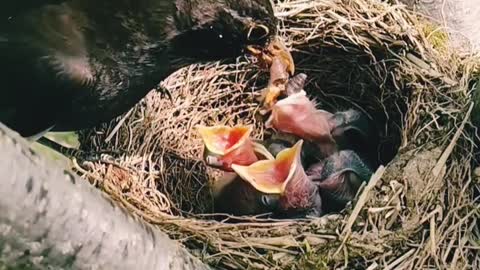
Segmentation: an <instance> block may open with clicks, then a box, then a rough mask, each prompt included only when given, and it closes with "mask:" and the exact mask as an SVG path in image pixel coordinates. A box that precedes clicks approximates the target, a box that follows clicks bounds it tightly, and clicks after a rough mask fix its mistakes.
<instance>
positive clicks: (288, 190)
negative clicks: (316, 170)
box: [232, 140, 322, 217]
mask: <svg viewBox="0 0 480 270" xmlns="http://www.w3.org/2000/svg"><path fill="white" fill-rule="evenodd" d="M302 144H303V141H302V140H300V141H298V142H297V143H296V144H295V145H294V146H293V147H292V148H287V149H284V150H282V151H280V153H279V154H278V155H277V156H276V158H275V160H261V161H257V162H255V163H253V164H252V165H250V166H240V165H236V164H233V165H232V168H233V170H234V171H235V172H236V173H237V174H238V175H239V176H240V177H241V178H242V179H243V180H245V181H247V182H248V183H250V184H251V185H252V186H253V187H254V188H255V189H256V190H258V191H260V192H262V193H265V194H272V195H277V196H279V198H278V205H277V206H276V207H275V214H277V215H279V216H282V217H297V216H299V215H305V214H308V215H315V216H319V215H321V214H322V211H321V205H322V199H321V197H320V194H319V192H318V188H317V187H316V185H315V184H314V183H313V182H312V181H311V180H310V179H309V178H308V177H307V175H306V174H305V171H304V169H303V166H302V163H301V148H302Z"/></svg>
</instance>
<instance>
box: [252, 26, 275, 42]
mask: <svg viewBox="0 0 480 270" xmlns="http://www.w3.org/2000/svg"><path fill="white" fill-rule="evenodd" d="M269 33H270V30H269V29H268V27H266V26H265V25H263V24H255V25H253V26H252V27H250V29H249V30H248V34H247V39H248V40H249V41H259V40H261V39H264V38H266V37H267V36H268V34H269Z"/></svg>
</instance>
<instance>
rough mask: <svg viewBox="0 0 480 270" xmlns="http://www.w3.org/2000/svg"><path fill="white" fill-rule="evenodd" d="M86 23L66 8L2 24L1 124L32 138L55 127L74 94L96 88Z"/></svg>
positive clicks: (34, 12)
mask: <svg viewBox="0 0 480 270" xmlns="http://www.w3.org/2000/svg"><path fill="white" fill-rule="evenodd" d="M84 29H86V21H85V20H84V19H83V18H82V17H81V16H80V14H76V13H74V12H73V11H72V10H71V9H70V8H69V7H68V6H66V5H57V6H56V5H51V6H45V7H42V8H39V9H35V10H32V11H31V12H28V13H27V14H25V15H22V16H18V17H15V18H12V19H11V20H8V21H7V22H4V23H3V24H0V59H2V61H0V81H2V84H3V85H4V87H2V88H1V89H0V121H2V122H4V123H5V124H7V126H10V127H11V128H13V129H15V130H17V131H18V132H20V133H21V134H22V135H23V136H32V135H34V134H37V133H39V132H41V131H43V130H46V129H48V128H49V127H51V126H52V125H54V124H55V119H56V118H57V116H58V114H59V113H60V114H61V113H62V110H63V111H65V110H68V109H69V106H71V100H72V98H73V97H74V96H75V95H79V94H82V93H81V92H82V91H80V90H83V89H85V88H87V87H89V86H91V85H93V84H94V82H95V80H94V73H93V71H92V70H93V69H92V67H91V64H90V62H89V58H88V54H87V48H86V45H85V37H84Z"/></svg>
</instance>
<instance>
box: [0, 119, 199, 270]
mask: <svg viewBox="0 0 480 270" xmlns="http://www.w3.org/2000/svg"><path fill="white" fill-rule="evenodd" d="M0 156H1V157H2V159H3V160H2V162H1V163H0V185H1V188H0V269H2V265H3V267H6V268H7V269H115V270H122V269H140V270H149V269H157V270H158V269H162V270H163V269H165V270H166V269H185V270H187V269H192V270H201V269H208V267H207V266H206V265H204V264H203V263H201V262H200V261H199V260H198V259H196V258H195V257H193V256H192V255H191V254H190V253H188V252H187V251H186V250H185V249H183V248H182V247H181V246H180V245H179V244H178V243H176V242H175V241H173V240H171V239H169V238H168V236H167V235H166V234H164V233H163V232H161V231H159V230H157V229H155V228H154V227H152V226H150V225H149V224H147V223H145V222H143V221H141V220H138V219H135V218H133V217H132V216H131V215H129V214H128V213H127V212H126V211H125V210H123V208H121V207H118V206H117V205H116V204H114V202H113V201H112V200H111V199H109V198H108V197H107V196H105V195H103V193H102V192H101V191H99V190H97V189H95V188H94V187H92V186H91V185H89V184H88V183H87V182H86V181H85V180H82V179H80V178H79V177H77V176H76V175H74V174H73V173H71V172H69V171H68V170H64V169H61V168H57V167H54V165H53V164H52V163H51V162H49V161H47V160H46V159H45V158H42V157H41V156H39V155H37V154H36V153H35V152H34V151H33V150H31V149H30V148H29V147H28V145H27V143H26V141H25V140H24V139H22V138H21V137H20V136H19V135H18V134H16V133H13V132H12V131H11V130H9V129H8V128H6V127H5V126H4V125H2V124H1V123H0Z"/></svg>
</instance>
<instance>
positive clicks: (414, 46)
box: [74, 0, 479, 269]
mask: <svg viewBox="0 0 480 270" xmlns="http://www.w3.org/2000/svg"><path fill="white" fill-rule="evenodd" d="M276 8H277V14H278V16H279V18H281V20H282V22H281V33H282V34H283V35H284V36H285V38H286V39H287V40H288V41H289V44H290V46H291V47H292V48H293V52H294V58H295V61H296V65H297V68H298V70H299V72H304V73H306V74H307V75H308V83H307V86H306V89H305V90H306V91H307V92H308V93H309V94H310V95H311V96H315V97H316V99H317V100H318V102H319V104H320V106H322V107H323V108H325V109H327V110H331V111H335V110H342V109H346V108H351V107H355V108H359V109H361V110H363V111H365V112H367V113H368V114H369V115H370V116H371V117H372V118H374V119H375V120H376V122H377V124H378V126H379V128H380V130H381V137H382V142H381V144H380V145H379V148H378V153H379V156H378V160H379V162H380V163H381V164H384V165H386V169H385V170H384V168H383V167H380V168H379V169H378V171H377V173H376V174H375V175H374V176H373V177H372V179H371V181H370V182H369V184H368V185H367V186H366V187H365V188H364V189H363V192H361V193H359V196H358V197H357V199H356V200H355V201H354V203H353V204H352V205H351V206H350V207H348V208H347V209H346V210H345V211H344V213H342V214H341V215H340V214H339V215H330V216H325V217H322V218H316V219H304V220H280V221H279V220H270V219H265V218H262V217H229V216H225V219H229V220H235V223H225V222H219V221H215V220H213V219H211V216H210V215H209V214H202V213H209V212H211V210H212V205H211V202H212V198H211V194H210V190H209V188H208V182H209V181H213V180H214V179H215V178H216V177H217V176H218V174H219V172H218V171H215V170H213V169H211V168H207V167H206V166H205V165H204V163H203V162H202V161H201V157H202V156H201V155H202V150H203V145H202V142H201V139H200V137H199V136H198V134H197V132H196V130H195V126H196V125H197V124H202V125H216V124H224V125H235V124H240V123H242V124H253V125H254V126H255V128H256V129H255V131H254V136H255V137H256V138H260V139H261V138H262V136H264V134H267V135H265V136H268V133H264V129H263V126H262V125H263V119H261V118H259V116H258V113H257V112H258V110H259V103H258V102H257V98H258V96H259V95H260V91H258V90H260V89H261V88H262V87H265V86H266V83H267V79H268V78H267V77H266V75H268V74H266V73H265V72H258V71H257V70H256V68H255V66H254V65H253V64H252V63H250V62H249V61H247V59H239V60H238V62H237V63H235V64H221V63H209V64H203V65H194V66H190V67H187V68H184V69H182V70H179V71H178V72H176V73H175V74H173V75H171V76H170V77H169V78H167V79H166V80H165V81H163V82H162V84H163V86H164V87H166V88H167V89H169V90H170V92H171V95H172V101H170V100H169V99H168V98H166V97H164V96H162V94H161V93H159V92H156V91H154V92H151V93H150V94H149V95H148V96H147V97H146V98H145V99H144V100H143V101H142V102H141V103H140V104H138V105H137V106H136V107H135V108H133V109H132V110H131V111H130V112H128V113H127V114H125V115H123V116H121V117H119V118H118V119H116V120H114V121H112V122H111V123H109V124H108V125H104V126H101V127H99V128H97V129H96V130H93V131H86V132H83V133H82V134H80V135H81V142H82V147H83V148H84V149H87V150H95V151H97V150H123V151H126V153H127V154H125V155H122V156H120V157H115V158H110V159H106V160H103V161H100V162H96V163H91V162H82V161H79V162H78V163H77V162H74V168H75V169H76V170H77V171H78V172H79V173H80V174H81V175H83V176H84V177H85V178H86V179H88V180H89V181H90V182H91V183H93V184H95V185H97V186H98V187H99V188H101V189H103V190H105V191H106V192H107V193H108V194H110V195H111V196H112V197H114V198H116V199H117V200H118V201H119V202H120V203H121V204H123V205H124V206H126V207H127V208H128V209H130V210H131V211H132V212H134V213H135V214H137V215H140V216H141V217H143V218H144V219H145V220H147V221H148V222H150V223H153V224H156V225H158V227H159V228H160V229H162V230H164V231H166V232H167V233H168V234H169V235H170V236H171V237H172V238H175V239H178V240H180V241H181V242H182V243H183V244H184V245H185V246H187V247H188V248H189V249H191V251H192V252H193V253H194V254H196V255H198V256H199V257H200V258H202V259H203V260H204V261H205V262H207V263H209V264H211V265H213V266H215V267H217V268H220V269H333V268H337V267H345V268H347V269H367V268H368V269H394V268H395V269H396V268H397V267H399V268H402V269H423V268H436V269H442V268H447V267H452V269H462V268H467V269H468V268H476V267H478V266H479V261H478V260H479V259H478V258H477V257H476V256H475V250H476V248H475V247H474V246H472V243H471V241H472V238H473V236H474V233H475V228H476V227H475V224H476V223H475V222H476V217H477V216H478V209H477V208H476V207H475V203H474V199H473V197H472V194H471V192H470V186H471V183H472V181H473V180H472V178H471V175H472V172H471V171H472V168H471V161H472V158H473V156H472V155H473V154H472V153H473V149H474V143H473V137H474V135H473V134H474V129H473V127H472V125H471V124H470V122H469V116H470V113H471V108H472V105H471V98H470V91H471V89H470V84H469V83H470V81H471V79H472V78H473V76H474V75H475V74H476V73H477V71H476V66H475V64H474V63H476V61H475V60H476V59H474V58H473V57H465V56H464V57H459V56H458V55H456V54H455V53H453V52H451V51H449V50H448V44H440V45H441V46H440V45H435V46H433V45H432V43H431V42H430V40H431V38H435V42H436V43H435V44H438V40H439V39H438V38H437V37H436V36H434V32H438V29H434V30H433V31H432V32H429V31H425V29H432V27H430V24H429V27H424V25H425V23H424V22H425V21H424V20H423V19H422V18H420V17H419V16H418V15H414V14H412V13H410V12H409V11H407V10H406V9H405V8H404V7H403V6H398V5H390V4H387V3H381V2H377V1H374V0H360V1H347V0H337V1H330V0H302V1H286V2H280V3H276ZM445 42H446V41H445ZM438 46H440V47H438ZM439 48H440V49H439ZM376 267H377V268H376Z"/></svg>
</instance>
